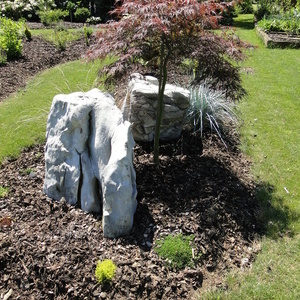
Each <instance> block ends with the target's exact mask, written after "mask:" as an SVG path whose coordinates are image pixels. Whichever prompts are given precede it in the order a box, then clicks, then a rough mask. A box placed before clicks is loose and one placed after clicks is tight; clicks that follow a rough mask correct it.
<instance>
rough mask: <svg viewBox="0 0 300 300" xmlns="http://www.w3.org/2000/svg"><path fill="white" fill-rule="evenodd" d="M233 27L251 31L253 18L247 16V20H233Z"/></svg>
mask: <svg viewBox="0 0 300 300" xmlns="http://www.w3.org/2000/svg"><path fill="white" fill-rule="evenodd" d="M233 26H234V27H236V28H240V29H247V30H252V29H254V22H253V16H252V17H251V16H249V17H248V18H243V19H240V18H238V19H237V18H235V19H233Z"/></svg>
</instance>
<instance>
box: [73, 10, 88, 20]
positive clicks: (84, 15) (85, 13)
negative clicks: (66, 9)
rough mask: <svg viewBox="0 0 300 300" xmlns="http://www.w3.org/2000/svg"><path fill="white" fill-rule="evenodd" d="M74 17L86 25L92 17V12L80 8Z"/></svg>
mask: <svg viewBox="0 0 300 300" xmlns="http://www.w3.org/2000/svg"><path fill="white" fill-rule="evenodd" d="M74 16H75V19H76V21H78V22H81V23H84V22H85V21H86V20H87V18H88V17H89V16H90V11H89V10H88V9H87V8H85V7H78V8H77V9H76V11H75V13H74Z"/></svg>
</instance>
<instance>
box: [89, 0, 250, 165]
mask: <svg viewBox="0 0 300 300" xmlns="http://www.w3.org/2000/svg"><path fill="white" fill-rule="evenodd" d="M233 2H234V1H231V2H221V1H202V2H199V1H197V0H169V1H167V0H122V1H116V5H115V9H114V10H113V11H112V12H111V13H112V14H113V16H114V18H115V21H111V22H109V23H108V24H105V26H104V28H103V29H102V30H101V31H99V33H98V42H97V44H96V45H95V46H94V47H93V48H92V49H91V50H90V51H89V52H88V54H87V55H88V57H89V58H90V59H96V58H101V59H103V58H105V57H107V56H114V57H117V60H116V61H115V62H114V63H113V64H111V65H109V66H107V67H105V68H104V69H102V70H101V74H100V75H103V74H105V75H106V78H107V79H106V81H107V82H109V81H110V80H111V79H118V78H120V77H122V76H125V75H128V74H129V73H131V72H134V71H136V70H137V67H139V66H142V67H143V68H144V67H145V66H146V67H147V68H148V69H150V71H153V69H155V68H156V69H157V70H158V72H157V73H158V74H159V76H158V77H159V78H158V80H159V86H158V106H157V117H156V127H155V136H154V161H155V163H157V164H158V162H159V136H160V126H161V120H162V114H163V107H164V105H163V95H164V89H165V85H166V82H167V78H168V69H169V66H170V64H172V68H173V69H174V68H175V69H176V68H180V66H182V64H181V63H182V61H183V60H185V59H188V60H189V61H191V62H192V64H193V68H194V74H195V78H194V83H199V82H201V81H202V80H204V79H207V78H209V82H210V83H211V85H213V87H214V88H217V89H222V90H226V92H227V96H228V97H230V98H231V99H239V98H240V97H242V96H243V95H244V92H245V91H244V89H243V88H242V86H241V80H240V77H239V73H238V69H237V67H234V66H233V64H232V61H239V60H241V59H243V54H242V51H241V46H242V43H241V42H240V41H239V39H237V38H236V37H234V36H233V35H231V34H227V33H224V34H222V33H221V34H220V32H219V33H214V31H213V30H212V29H214V28H217V26H218V18H219V15H220V13H221V12H222V10H223V9H224V8H225V7H226V6H228V5H233V4H234V3H233Z"/></svg>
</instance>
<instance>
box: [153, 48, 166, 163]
mask: <svg viewBox="0 0 300 300" xmlns="http://www.w3.org/2000/svg"><path fill="white" fill-rule="evenodd" d="M164 52H165V46H164V43H162V45H161V48H160V67H159V87H158V99H157V102H158V103H157V113H156V124H155V135H154V163H155V164H156V165H158V164H159V138H160V127H161V121H162V115H163V110H164V92H165V87H166V83H167V76H168V73H167V63H168V60H169V56H170V51H168V53H167V55H166V57H164Z"/></svg>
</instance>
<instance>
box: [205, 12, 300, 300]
mask: <svg viewBox="0 0 300 300" xmlns="http://www.w3.org/2000/svg"><path fill="white" fill-rule="evenodd" d="M235 25H236V26H237V34H238V35H239V36H240V37H241V39H243V40H246V41H249V42H250V43H252V44H253V45H255V46H257V48H255V49H253V50H249V51H247V55H248V59H247V60H246V61H245V62H244V63H243V65H242V67H244V68H245V70H247V72H244V75H243V82H244V87H245V88H246V90H247V91H248V97H247V98H246V99H244V100H243V101H242V102H241V103H240V104H239V109H240V111H241V115H242V118H243V121H244V123H243V126H242V128H241V137H242V143H241V148H242V150H243V151H244V152H245V153H247V154H248V155H249V157H250V158H251V159H252V161H253V168H252V170H253V174H254V175H255V177H256V180H257V182H258V185H259V187H258V191H257V195H258V197H259V199H260V201H261V203H262V212H261V216H260V217H261V220H262V222H263V224H264V226H265V234H264V237H263V238H262V241H261V245H262V251H261V252H260V254H259V255H258V257H257V259H256V261H255V262H254V264H253V267H252V269H251V270H246V271H239V272H231V273H230V274H229V275H228V277H227V279H226V281H227V282H226V283H227V285H228V289H226V291H224V290H217V291H205V292H203V291H202V293H200V295H201V296H199V299H230V300H231V299H300V284H299V278H300V256H299V254H300V219H299V216H300V185H299V178H300V123H299V113H300V51H299V50H294V49H266V48H265V46H264V45H263V43H262V42H261V41H260V39H259V38H258V36H257V35H256V33H255V30H254V26H253V15H241V16H239V17H238V18H237V19H236V21H235Z"/></svg>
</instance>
